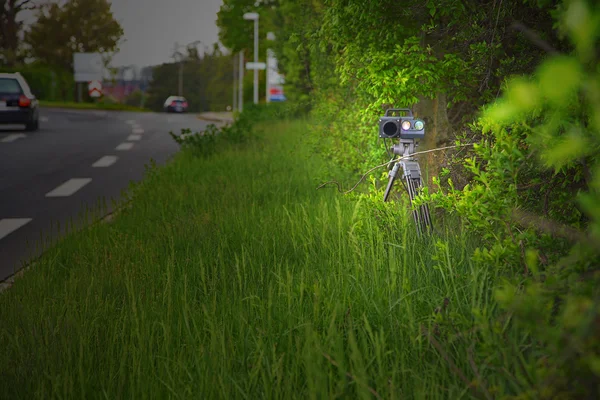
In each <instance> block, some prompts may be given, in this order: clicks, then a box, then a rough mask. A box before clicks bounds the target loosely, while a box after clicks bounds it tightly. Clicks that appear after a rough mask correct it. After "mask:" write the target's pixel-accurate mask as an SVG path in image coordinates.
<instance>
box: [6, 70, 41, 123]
mask: <svg viewBox="0 0 600 400" xmlns="http://www.w3.org/2000/svg"><path fill="white" fill-rule="evenodd" d="M39 114H40V110H39V102H38V100H37V99H36V97H35V96H34V95H33V93H32V92H31V89H30V88H29V85H28V84H27V82H26V81H25V78H23V76H22V75H21V74H20V73H18V72H16V73H11V74H0V124H24V125H25V129H27V130H28V131H35V130H37V129H38V128H39V125H40V124H39Z"/></svg>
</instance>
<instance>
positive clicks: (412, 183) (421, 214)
mask: <svg viewBox="0 0 600 400" xmlns="http://www.w3.org/2000/svg"><path fill="white" fill-rule="evenodd" d="M416 147H417V144H416V141H415V139H400V144H395V145H393V146H392V148H391V150H392V152H393V153H394V154H396V155H399V156H401V157H405V158H402V159H400V160H398V161H396V162H395V163H394V166H393V167H392V169H391V171H390V172H389V174H388V176H389V178H390V179H389V181H388V184H387V187H386V188H385V193H384V195H383V201H384V202H386V201H388V198H389V196H390V192H391V190H392V186H393V185H394V181H395V180H396V179H397V178H398V170H399V169H400V168H402V184H403V185H404V188H405V189H406V191H407V192H408V197H409V198H410V204H411V205H413V202H414V198H415V197H416V196H417V194H418V192H419V189H420V188H421V187H422V180H421V167H420V166H419V162H418V161H417V160H416V159H415V158H414V157H413V156H411V155H412V154H414V153H415V148H416ZM412 214H413V218H414V220H415V224H416V226H417V234H418V235H419V236H421V235H423V234H424V233H425V232H427V231H429V230H431V228H432V225H431V216H430V214H429V207H428V206H427V204H423V205H421V206H419V207H418V208H416V209H414V210H413V211H412Z"/></svg>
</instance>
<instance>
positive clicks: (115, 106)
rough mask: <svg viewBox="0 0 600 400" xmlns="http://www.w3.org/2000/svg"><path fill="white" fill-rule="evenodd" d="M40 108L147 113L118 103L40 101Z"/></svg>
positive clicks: (143, 109)
mask: <svg viewBox="0 0 600 400" xmlns="http://www.w3.org/2000/svg"><path fill="white" fill-rule="evenodd" d="M40 105H41V106H42V107H54V108H73V109H79V110H112V111H137V112H148V111H149V110H148V109H146V108H141V107H135V106H129V105H127V104H119V103H102V102H97V103H76V102H62V101H47V100H40Z"/></svg>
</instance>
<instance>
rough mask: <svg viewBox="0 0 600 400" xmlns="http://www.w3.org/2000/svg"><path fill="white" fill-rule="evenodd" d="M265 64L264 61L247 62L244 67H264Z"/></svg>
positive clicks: (265, 66)
mask: <svg viewBox="0 0 600 400" xmlns="http://www.w3.org/2000/svg"><path fill="white" fill-rule="evenodd" d="M265 68H267V64H265V63H264V62H247V63H246V69H265Z"/></svg>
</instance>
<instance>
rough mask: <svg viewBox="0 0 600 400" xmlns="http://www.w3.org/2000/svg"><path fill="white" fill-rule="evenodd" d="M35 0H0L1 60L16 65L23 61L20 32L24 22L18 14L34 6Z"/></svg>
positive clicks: (6, 63)
mask: <svg viewBox="0 0 600 400" xmlns="http://www.w3.org/2000/svg"><path fill="white" fill-rule="evenodd" d="M34 7H35V6H34V4H33V0H0V62H2V64H4V65H5V66H7V67H14V66H15V64H17V63H18V62H19V61H21V58H22V54H20V52H19V50H20V49H19V45H20V41H19V33H20V32H21V28H22V27H23V22H22V21H18V15H19V14H20V13H21V12H22V11H25V10H32V9H33V8H34Z"/></svg>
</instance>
